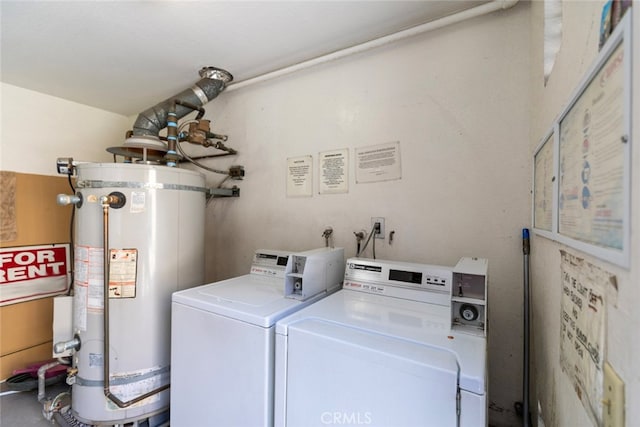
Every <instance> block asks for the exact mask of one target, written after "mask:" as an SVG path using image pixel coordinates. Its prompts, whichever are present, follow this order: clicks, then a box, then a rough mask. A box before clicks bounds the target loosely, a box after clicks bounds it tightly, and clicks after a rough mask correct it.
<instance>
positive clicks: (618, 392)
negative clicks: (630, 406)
mask: <svg viewBox="0 0 640 427" xmlns="http://www.w3.org/2000/svg"><path fill="white" fill-rule="evenodd" d="M603 389H604V390H603V395H602V404H603V406H602V421H603V425H604V427H624V382H623V381H622V379H620V377H619V376H618V374H616V371H614V370H613V368H612V367H611V365H610V364H609V362H604V385H603Z"/></svg>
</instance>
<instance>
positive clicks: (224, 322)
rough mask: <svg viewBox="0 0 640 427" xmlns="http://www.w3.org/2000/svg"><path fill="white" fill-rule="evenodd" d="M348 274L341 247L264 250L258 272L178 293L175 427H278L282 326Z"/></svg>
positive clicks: (173, 353) (173, 396)
mask: <svg viewBox="0 0 640 427" xmlns="http://www.w3.org/2000/svg"><path fill="white" fill-rule="evenodd" d="M344 268H345V262H344V250H343V249H342V248H321V249H316V250H311V251H306V252H301V253H296V254H291V255H290V253H288V252H281V251H269V250H259V251H257V252H256V254H255V256H254V260H253V264H252V267H251V274H247V275H244V276H241V277H237V278H233V279H229V280H223V281H220V282H216V283H212V284H208V285H203V286H200V287H197V288H191V289H187V290H184V291H180V292H176V293H174V294H173V298H172V308H171V310H172V325H171V426H172V427H200V426H203V427H204V426H221V427H233V426H246V427H258V426H272V425H273V392H274V384H273V376H274V352H275V332H274V330H275V323H276V321H278V320H279V319H281V318H283V317H284V316H286V315H289V314H292V313H294V312H296V311H298V310H300V309H301V308H303V307H306V306H308V305H309V304H312V303H314V302H315V301H318V300H320V299H322V298H324V297H325V296H326V295H328V294H329V293H331V292H334V291H336V290H338V289H339V288H340V285H341V283H342V280H343V278H344ZM286 285H288V286H286ZM286 288H287V289H289V290H288V291H287V292H286V293H287V294H291V295H285V289H286Z"/></svg>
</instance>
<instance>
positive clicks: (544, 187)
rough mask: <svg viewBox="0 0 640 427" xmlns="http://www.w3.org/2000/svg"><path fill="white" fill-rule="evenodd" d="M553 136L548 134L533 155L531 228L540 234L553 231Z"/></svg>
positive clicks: (554, 177) (554, 180)
mask: <svg viewBox="0 0 640 427" xmlns="http://www.w3.org/2000/svg"><path fill="white" fill-rule="evenodd" d="M555 135H556V133H555V132H550V134H549V135H548V136H547V137H546V138H544V139H543V141H542V143H541V144H540V146H539V147H538V149H537V150H536V152H535V154H534V165H533V181H534V184H533V189H534V192H533V228H534V230H537V231H540V232H542V233H545V232H548V233H551V232H553V229H554V227H553V225H554V220H555V215H554V210H555V203H554V202H555V200H554V197H553V195H554V187H555V182H556V176H555V168H556V163H555V151H556V150H555V146H556V145H555V143H554V142H555Z"/></svg>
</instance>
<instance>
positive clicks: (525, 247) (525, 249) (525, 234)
mask: <svg viewBox="0 0 640 427" xmlns="http://www.w3.org/2000/svg"><path fill="white" fill-rule="evenodd" d="M529 251H530V248H529V229H528V228H523V229H522V253H523V254H525V255H529Z"/></svg>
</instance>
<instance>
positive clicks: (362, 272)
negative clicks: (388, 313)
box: [343, 258, 452, 305]
mask: <svg viewBox="0 0 640 427" xmlns="http://www.w3.org/2000/svg"><path fill="white" fill-rule="evenodd" d="M451 283H452V269H451V267H445V266H439V265H429V264H415V263H408V262H400V261H385V260H374V259H367V258H350V259H349V260H348V261H347V265H346V268H345V275H344V284H343V288H344V289H349V290H353V291H359V292H367V293H376V294H381V295H386V296H391V297H396V298H403V299H409V300H414V301H422V302H429V303H432V304H440V305H449V303H450V293H451Z"/></svg>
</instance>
